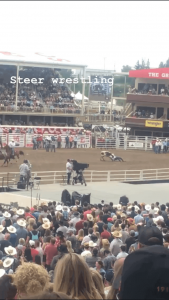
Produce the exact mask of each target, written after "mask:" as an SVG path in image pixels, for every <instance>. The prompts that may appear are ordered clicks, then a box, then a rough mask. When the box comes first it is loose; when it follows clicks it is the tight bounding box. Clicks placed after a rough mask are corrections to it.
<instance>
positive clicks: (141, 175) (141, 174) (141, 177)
mask: <svg viewBox="0 0 169 300" xmlns="http://www.w3.org/2000/svg"><path fill="white" fill-rule="evenodd" d="M141 180H143V170H141V171H140V181H141Z"/></svg>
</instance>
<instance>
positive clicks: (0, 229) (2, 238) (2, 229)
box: [0, 225, 5, 241]
mask: <svg viewBox="0 0 169 300" xmlns="http://www.w3.org/2000/svg"><path fill="white" fill-rule="evenodd" d="M4 229H5V227H4V226H3V225H0V241H2V240H4V238H5V234H3V233H2V232H3V231H4Z"/></svg>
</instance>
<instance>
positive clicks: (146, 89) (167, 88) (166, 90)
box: [128, 83, 169, 96]
mask: <svg viewBox="0 0 169 300" xmlns="http://www.w3.org/2000/svg"><path fill="white" fill-rule="evenodd" d="M128 93H131V94H144V95H162V96H169V85H164V86H163V87H161V88H159V91H157V85H156V87H155V86H153V85H152V84H148V83H147V84H145V85H144V86H143V88H142V89H140V88H138V89H136V88H135V87H133V88H132V87H131V86H130V87H129V89H128Z"/></svg>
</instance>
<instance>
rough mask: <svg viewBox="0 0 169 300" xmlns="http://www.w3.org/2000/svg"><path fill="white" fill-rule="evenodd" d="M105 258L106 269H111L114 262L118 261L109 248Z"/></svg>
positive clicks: (105, 252)
mask: <svg viewBox="0 0 169 300" xmlns="http://www.w3.org/2000/svg"><path fill="white" fill-rule="evenodd" d="M104 256H105V258H104V259H103V265H104V269H105V271H107V270H109V269H111V267H112V265H114V262H115V261H116V257H115V256H114V255H113V254H111V253H110V251H109V250H105V251H104Z"/></svg>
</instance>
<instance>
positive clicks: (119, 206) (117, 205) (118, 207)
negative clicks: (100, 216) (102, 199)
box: [113, 204, 121, 210]
mask: <svg viewBox="0 0 169 300" xmlns="http://www.w3.org/2000/svg"><path fill="white" fill-rule="evenodd" d="M113 208H117V209H118V210H120V209H121V204H116V205H113Z"/></svg>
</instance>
